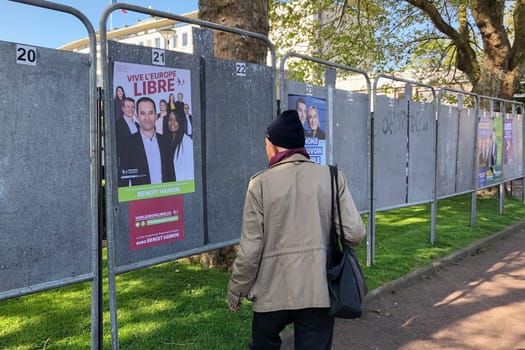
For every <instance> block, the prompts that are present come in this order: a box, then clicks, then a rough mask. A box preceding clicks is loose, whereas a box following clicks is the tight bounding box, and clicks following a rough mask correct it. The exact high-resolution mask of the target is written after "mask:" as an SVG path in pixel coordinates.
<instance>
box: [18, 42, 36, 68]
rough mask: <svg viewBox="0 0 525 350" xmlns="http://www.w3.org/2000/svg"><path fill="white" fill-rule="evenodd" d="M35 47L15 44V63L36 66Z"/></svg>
mask: <svg viewBox="0 0 525 350" xmlns="http://www.w3.org/2000/svg"><path fill="white" fill-rule="evenodd" d="M36 57H37V55H36V47H33V46H26V45H16V63H18V64H27V65H30V66H36Z"/></svg>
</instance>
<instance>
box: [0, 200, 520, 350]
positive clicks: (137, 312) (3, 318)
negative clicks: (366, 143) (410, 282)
mask: <svg viewBox="0 0 525 350" xmlns="http://www.w3.org/2000/svg"><path fill="white" fill-rule="evenodd" d="M469 206H470V195H463V196H459V197H454V198H449V199H446V200H442V201H440V202H439V205H438V221H437V222H438V227H437V241H436V245H435V246H432V245H431V244H430V239H429V230H430V223H429V220H430V217H429V215H430V213H429V206H428V205H420V206H414V207H409V208H402V209H396V210H391V211H386V212H381V213H378V214H377V216H376V231H377V237H376V249H377V251H376V264H375V265H373V266H371V267H367V266H365V265H366V244H362V245H361V246H360V247H358V254H359V256H360V259H361V262H362V265H363V269H364V273H365V276H366V278H367V282H368V284H369V287H370V289H374V288H377V287H378V286H380V285H382V284H384V283H386V282H388V281H391V280H394V279H396V278H399V277H401V276H403V275H405V274H406V273H408V272H410V271H412V270H414V269H415V268H418V267H421V266H424V265H427V264H429V263H430V262H431V261H433V260H434V259H437V258H439V257H443V256H445V255H447V254H450V253H451V252H453V251H456V250H458V249H461V248H463V247H465V246H467V245H468V244H470V243H472V242H474V241H476V240H478V239H480V238H483V237H486V236H488V235H490V234H492V233H494V232H497V231H500V230H501V229H503V228H504V227H506V226H508V225H511V224H513V223H516V222H518V221H520V220H523V217H525V206H524V205H523V203H521V202H520V201H519V200H517V199H514V198H507V199H506V202H505V214H504V215H499V213H498V209H499V202H498V199H495V198H486V199H479V200H478V205H477V209H478V210H477V225H476V226H475V227H470V226H469V223H470V221H469V220H470V210H469ZM104 266H106V261H104ZM104 273H105V277H104V279H103V281H104V296H105V300H104V332H103V337H104V348H105V349H110V348H111V336H110V324H109V312H108V300H107V295H108V293H107V277H106V270H104ZM228 278H229V274H228V273H227V272H225V271H219V270H209V269H204V268H202V267H201V266H198V265H195V264H190V263H186V262H170V263H164V264H160V265H157V266H153V267H150V268H146V269H141V270H137V271H133V272H129V273H126V274H122V275H119V276H118V277H117V304H118V323H119V339H120V347H121V348H122V349H126V350H130V349H131V350H134V349H136V350H139V349H144V350H146V349H148V350H149V349H194V350H197V349H217V350H222V349H223V350H231V349H243V348H245V347H246V345H247V343H248V341H249V339H250V332H251V307H250V304H249V303H247V302H245V305H244V307H243V308H241V310H239V311H238V312H237V313H234V314H233V313H230V312H229V311H228V307H227V304H226V286H227V282H228ZM90 290H91V286H90V283H83V284H77V285H73V286H69V287H63V288H59V289H55V290H52V291H47V292H41V293H37V294H33V295H29V296H24V297H19V298H13V299H9V300H5V301H1V302H0V348H1V349H3V350H36V349H53V350H56V349H64V350H66V349H67V350H71V349H73V350H75V349H89V348H90V339H91V335H90V327H91V325H90V317H91V313H90Z"/></svg>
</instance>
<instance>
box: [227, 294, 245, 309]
mask: <svg viewBox="0 0 525 350" xmlns="http://www.w3.org/2000/svg"><path fill="white" fill-rule="evenodd" d="M241 307H242V302H241V293H233V292H231V291H228V308H229V309H230V311H231V312H237V310H239V309H240V308H241Z"/></svg>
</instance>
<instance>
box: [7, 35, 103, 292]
mask: <svg viewBox="0 0 525 350" xmlns="http://www.w3.org/2000/svg"><path fill="white" fill-rule="evenodd" d="M21 60H22V61H21ZM0 67H1V68H0V91H1V93H0V101H1V105H2V110H1V111H0V114H1V118H0V119H1V120H2V126H3V127H2V129H1V131H0V134H1V137H0V164H1V167H0V168H1V170H0V171H1V175H0V222H2V228H1V229H0V242H2V244H1V245H0V256H1V257H2V258H1V260H2V261H1V263H0V280H1V281H2V283H1V284H0V292H3V291H9V290H14V289H20V288H25V287H30V286H34V285H38V284H42V283H49V284H50V285H52V283H53V282H57V281H59V280H61V279H71V278H75V277H78V276H81V275H84V274H88V273H89V272H90V271H91V266H92V264H91V263H92V252H91V249H90V247H91V246H92V242H93V235H92V232H93V230H92V227H91V222H92V221H91V218H92V216H93V215H96V213H95V212H93V210H96V208H95V209H93V208H92V207H91V205H90V203H91V200H90V198H91V196H92V195H94V194H93V193H92V192H91V191H92V190H91V186H90V179H91V177H90V117H89V116H90V109H89V84H88V82H89V59H88V56H86V55H83V54H77V53H71V52H64V51H58V50H53V49H46V48H40V47H30V46H25V45H19V44H14V43H7V42H0Z"/></svg>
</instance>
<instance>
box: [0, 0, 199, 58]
mask: <svg viewBox="0 0 525 350" xmlns="http://www.w3.org/2000/svg"><path fill="white" fill-rule="evenodd" d="M52 2H54V3H58V4H62V5H67V6H71V7H73V8H76V9H77V10H78V11H80V12H82V13H83V14H84V15H85V16H86V17H87V18H88V19H89V21H90V22H91V25H93V27H94V28H95V30H98V29H99V24H100V17H101V16H102V13H103V12H104V10H105V8H106V7H107V6H109V5H110V3H111V0H54V1H52ZM121 2H125V3H128V4H133V5H138V6H142V7H145V8H148V7H150V6H151V8H152V9H154V10H158V11H165V12H170V13H173V14H176V15H182V14H185V13H188V12H191V11H194V10H197V9H198V0H126V1H121ZM147 17H148V15H144V14H139V13H136V12H132V11H128V12H127V13H122V12H121V11H120V10H116V11H114V12H113V13H112V16H111V19H108V21H107V23H106V27H107V28H108V29H110V28H111V26H113V27H114V28H122V27H123V26H124V25H126V24H127V25H134V24H136V23H137V20H138V19H145V18H147ZM87 36H88V33H87V31H86V28H85V26H84V24H83V23H82V22H81V21H80V20H79V19H77V18H76V17H75V16H73V15H70V14H67V13H62V12H57V11H53V10H48V9H45V8H40V7H36V6H31V5H27V4H23V3H17V2H13V1H9V0H0V41H8V42H14V43H21V44H28V45H33V46H42V47H49V48H57V47H60V46H62V45H64V44H67V43H70V42H72V41H75V40H78V39H81V38H85V37H87Z"/></svg>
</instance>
